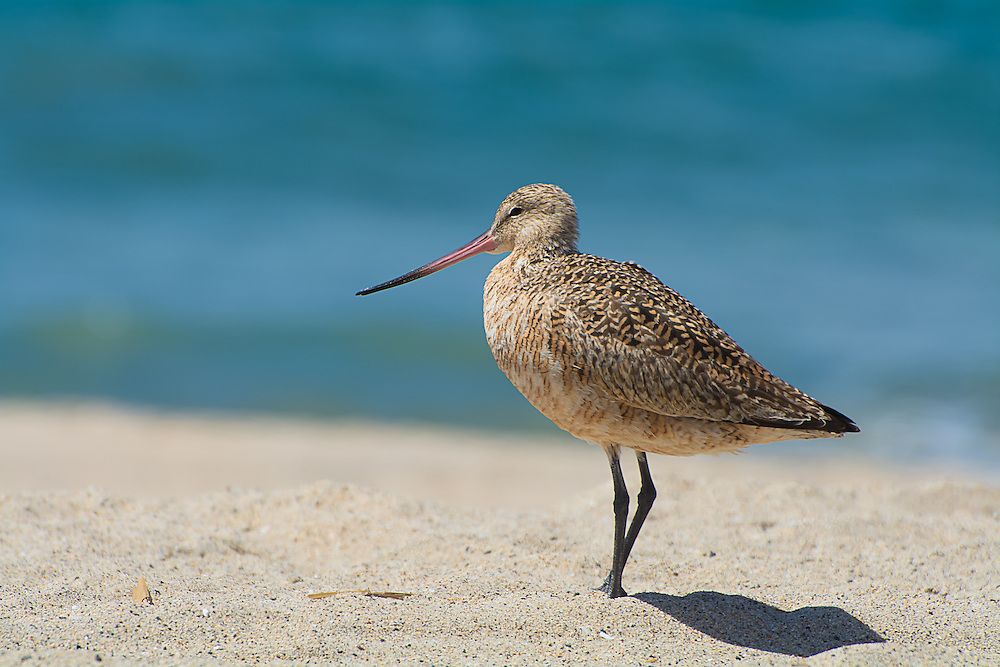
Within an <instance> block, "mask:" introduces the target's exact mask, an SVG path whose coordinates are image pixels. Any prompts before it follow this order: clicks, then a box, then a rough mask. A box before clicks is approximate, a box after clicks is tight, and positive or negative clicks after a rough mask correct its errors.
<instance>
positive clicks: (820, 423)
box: [357, 183, 860, 598]
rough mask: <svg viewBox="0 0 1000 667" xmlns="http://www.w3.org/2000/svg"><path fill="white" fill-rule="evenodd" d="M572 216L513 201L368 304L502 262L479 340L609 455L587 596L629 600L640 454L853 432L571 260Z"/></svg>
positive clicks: (672, 296)
mask: <svg viewBox="0 0 1000 667" xmlns="http://www.w3.org/2000/svg"><path fill="white" fill-rule="evenodd" d="M578 239H579V222H578V218H577V211H576V205H575V204H574V202H573V199H572V198H571V197H570V195H569V194H568V193H567V192H566V191H565V190H563V189H562V188H560V187H559V186H557V185H551V184H546V183H535V184H531V185H525V186H524V187H521V188H519V189H517V190H515V191H514V192H512V193H511V194H509V195H508V196H507V197H506V198H505V199H504V200H503V202H502V203H501V204H500V206H499V208H498V209H497V212H496V215H495V216H494V219H493V223H492V225H490V227H489V229H488V230H487V231H486V232H484V233H483V234H481V235H480V236H477V237H476V238H475V239H473V240H472V241H470V242H469V243H467V244H466V245H464V246H462V247H460V248H458V249H457V250H455V251H453V252H451V253H449V254H447V255H445V256H443V257H441V258H440V259H437V260H434V261H433V262H430V263H428V264H425V265H423V266H421V267H419V268H417V269H414V270H413V271H410V272H409V273H406V274H404V275H402V276H399V277H398V278H395V279H393V280H389V281H387V282H384V283H380V284H378V285H375V286H373V287H369V288H368V289H364V290H361V291H360V292H357V296H365V295H369V294H373V293H375V292H379V291H382V290H386V289H390V288H393V287H398V286H400V285H403V284H405V283H409V282H411V281H414V280H417V279H419V278H423V277H426V276H428V275H430V274H432V273H435V272H437V271H440V270H441V269H444V268H447V267H449V266H452V265H454V264H457V263H458V262H461V261H463V260H465V259H468V258H470V257H473V256H475V255H479V254H481V253H490V254H502V253H507V256H506V257H504V258H503V259H502V260H501V261H499V262H498V263H497V264H496V265H495V266H494V267H493V269H492V271H490V273H489V276H488V278H487V279H486V284H485V287H484V290H483V323H484V328H485V331H486V339H487V342H488V343H489V346H490V349H491V350H492V352H493V356H494V358H495V360H496V362H497V365H498V366H499V367H500V369H501V370H502V371H503V373H504V374H505V375H506V376H507V377H508V378H509V380H510V381H511V383H512V384H513V385H514V386H515V387H516V388H517V389H518V390H519V391H520V392H521V393H522V394H523V395H524V397H525V398H526V399H527V400H528V401H529V402H530V403H531V404H532V405H533V406H534V407H535V408H537V409H538V410H539V411H540V412H541V413H542V414H544V415H545V416H546V417H548V418H549V419H550V420H551V421H552V422H554V423H555V424H556V425H557V426H559V427H560V428H562V429H563V430H565V431H567V432H569V433H570V434H572V435H573V436H575V437H576V438H579V439H580V440H584V441H587V442H590V443H593V444H596V445H598V446H600V447H601V448H602V449H603V450H604V452H605V454H606V455H607V458H608V462H609V464H610V468H611V478H612V483H613V488H614V499H613V503H612V507H613V511H614V539H613V547H612V553H611V567H610V571H609V573H608V575H607V577H606V578H605V579H604V582H603V584H601V585H600V586H599V587H597V588H596V589H595V590H599V591H603V592H604V593H606V594H607V595H608V596H609V597H611V598H619V597H623V596H626V595H627V593H626V592H625V590H624V587H623V585H622V575H623V571H624V568H625V563H626V562H627V561H628V558H629V555H630V553H631V551H632V547H633V545H634V544H635V541H636V539H637V538H638V536H639V532H640V531H641V530H642V525H643V522H644V521H645V520H646V517H647V516H648V514H649V512H650V509H651V508H652V506H653V502H654V501H655V499H656V487H655V485H654V483H653V478H652V475H651V474H650V471H649V464H648V460H647V454H663V455H671V456H689V455H694V454H703V453H721V452H735V451H738V450H740V449H743V448H744V447H746V446H748V445H751V444H757V443H767V442H775V441H779V440H789V439H810V438H836V437H841V436H843V435H844V434H845V433H855V432H858V431H859V430H860V429H859V428H858V426H857V424H855V423H854V421H852V420H851V419H850V418H848V417H847V416H845V415H844V414H842V413H840V412H838V411H837V410H834V409H833V408H831V407H829V406H827V405H824V404H822V403H820V402H819V401H817V400H816V399H814V398H812V397H811V396H809V395H808V394H806V393H805V392H803V391H802V390H800V389H798V388H796V387H794V386H792V385H791V384H789V383H787V382H785V381H784V380H782V379H780V378H779V377H777V376H776V375H774V374H773V373H771V372H770V371H768V370H767V369H766V368H764V366H763V365H761V364H760V363H759V362H758V361H756V360H755V359H754V358H753V357H751V356H750V355H749V354H748V353H747V352H745V351H744V350H743V348H742V347H740V346H739V345H738V344H737V343H736V341H734V340H733V339H732V337H730V336H729V334H727V333H726V332H725V331H723V329H722V328H721V327H719V326H718V325H717V324H715V322H713V321H712V320H711V319H709V318H708V316H707V315H705V314H704V313H703V312H702V311H701V310H699V309H698V308H697V307H695V306H694V304H692V303H691V302H690V301H688V300H687V299H686V298H684V297H683V296H681V295H680V294H679V293H678V292H676V291H674V290H673V289H671V288H670V287H668V286H667V285H665V284H664V283H663V282H662V281H660V280H659V279H658V278H657V277H656V276H654V275H653V274H652V273H650V272H649V271H647V270H646V269H644V268H642V267H641V266H639V265H638V264H635V263H632V262H619V261H615V260H611V259H605V258H603V257H599V256H596V255H590V254H586V253H583V252H581V251H580V250H579V249H578V245H577V244H578ZM624 449H631V450H633V451H634V452H635V455H636V459H637V463H638V467H639V476H640V480H641V486H640V490H639V493H638V494H637V497H636V511H635V513H634V515H633V517H632V520H631V523H629V522H628V511H629V504H630V499H629V492H628V489H627V487H626V485H625V480H624V477H623V475H622V467H621V460H620V457H621V453H622V451H623V450H624Z"/></svg>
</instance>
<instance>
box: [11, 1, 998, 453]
mask: <svg viewBox="0 0 1000 667" xmlns="http://www.w3.org/2000/svg"><path fill="white" fill-rule="evenodd" d="M997 34H1000V5H996V4H995V3H985V2H984V3H973V2H968V3H962V2H952V3H940V4H933V3H909V2H887V1H885V2H864V3H862V2H856V3H850V2H843V3H827V4H826V5H823V8H819V9H817V8H813V9H806V8H805V7H799V6H797V5H795V4H787V3H774V2H748V3H735V2H714V3H689V4H679V5H673V6H672V7H669V8H667V7H659V6H646V5H634V6H633V5H629V6H618V5H604V4H596V3H588V4H586V5H583V6H573V5H568V4H567V5H561V4H554V5H547V6H546V7H544V8H542V9H537V8H536V9H531V10H529V9H528V8H527V6H517V7H511V6H507V5H506V4H495V3H494V4H468V5H445V4H426V3H408V4H365V5H364V6H362V7H349V6H342V5H331V4H321V3H277V2H275V3H244V2H241V3H222V2H217V3H176V4H170V3H157V4H153V3H78V2H50V3H3V4H0V202H2V206H0V395H3V396H7V397H18V398H25V397H27V398H76V397H84V398H98V399H111V400H117V401H124V402H129V403H136V404H141V405H152V406H157V407H167V408H204V409H226V410H238V411H242V410H247V411H249V410H252V411H266V412H289V413H296V414H307V415H320V416H337V417H341V416H352V417H368V418H379V419H393V420H416V421H428V422H443V423H458V424H463V425H470V424H478V425H483V426H487V427H490V428H507V429H515V430H546V429H550V428H553V427H551V426H550V425H548V424H547V422H545V420H544V419H543V418H541V417H539V416H538V415H536V414H535V413H534V412H533V410H532V409H531V408H530V406H528V405H527V403H526V402H524V401H523V399H521V398H520V396H519V395H517V394H516V392H515V391H514V390H513V389H512V388H511V387H510V386H509V385H508V384H507V382H506V380H505V379H504V378H503V376H502V375H500V373H499V372H498V371H497V370H496V368H495V366H494V364H493V362H492V359H491V357H490V355H489V352H488V350H487V349H486V346H485V342H484V340H483V335H482V331H481V324H480V317H481V310H480V309H481V303H480V299H481V293H480V291H481V285H482V281H483V279H484V277H485V274H486V272H487V271H488V269H489V266H490V265H491V263H492V261H495V259H494V258H477V259H475V260H471V261H469V262H467V263H466V264H463V265H461V266H459V267H455V268H453V269H450V270H449V271H447V272H445V273H442V274H439V275H436V276H434V277H432V278H428V279H426V280H424V281H421V282H419V283H415V284H412V285H408V286H406V287H402V288H400V289H398V290H392V291H390V292H386V293H384V294H379V295H377V296H373V297H369V298H367V299H363V300H362V299H356V298H354V297H353V296H352V295H353V293H354V291H356V290H357V289H360V288H362V287H366V286H368V285H370V284H372V283H374V282H378V281H381V280H384V279H388V278H391V277H394V276H396V275H398V274H399V273H402V272H403V271H405V270H408V269H410V268H413V267H414V266H416V265H418V264H421V263H424V262H425V261H427V260H429V259H433V258H435V257H437V256H439V255H441V254H443V253H444V252H446V251H449V250H451V249H453V248H454V247H456V246H457V245H459V244H460V243H463V242H465V241H467V240H468V239H470V238H472V237H473V236H475V235H477V234H478V233H480V232H481V231H483V229H485V227H486V226H487V225H488V223H489V221H490V220H491V218H492V215H493V211H494V208H495V206H496V205H497V203H498V202H499V200H500V199H501V198H502V197H503V196H504V195H506V194H507V192H509V191H510V190H512V189H514V188H515V187H517V186H519V185H522V184H524V183H528V182H533V181H549V182H556V183H559V184H561V185H563V186H564V187H566V188H567V189H568V190H569V191H570V192H571V193H573V194H574V195H575V197H576V200H577V204H578V206H579V209H580V212H581V218H582V246H583V247H584V249H586V250H588V251H591V252H595V253H598V254H602V255H607V256H611V257H616V258H620V259H632V260H636V261H639V262H640V263H642V264H643V265H644V266H646V267H647V268H649V269H651V270H652V271H654V272H655V273H656V274H657V275H659V276H660V277H661V278H663V279H664V280H665V281H666V282H667V283H668V284H670V285H672V286H673V287H675V288H676V289H678V290H680V291H681V292H682V293H684V294H686V295H687V296H689V297H690V298H691V299H692V300H693V301H694V302H695V303H696V304H698V305H699V306H701V307H702V308H703V309H704V310H706V311H707V312H708V313H709V314H710V315H711V316H712V317H713V318H714V319H716V321H718V322H719V323H720V324H722V325H723V326H724V327H725V328H726V329H727V330H729V331H730V333H732V334H733V335H734V336H735V337H736V338H737V339H738V340H740V341H741V342H742V343H743V345H744V346H745V347H746V348H748V349H749V350H750V351H751V352H753V353H754V354H755V355H756V356H757V357H758V358H759V359H761V361H763V362H764V363H765V364H766V365H768V366H769V367H770V368H771V369H772V370H774V371H775V372H777V373H779V374H780V375H782V376H784V377H785V378H786V379H788V380H790V381H792V382H795V383H797V384H799V385H800V386H802V387H803V388H804V389H806V390H807V391H810V392H811V393H813V394H815V395H816V396H818V397H819V398H820V399H821V400H823V401H824V402H827V403H830V404H831V405H833V406H835V407H837V408H838V409H840V410H842V411H843V412H845V413H847V414H849V415H851V416H852V417H854V418H855V419H856V420H857V421H858V422H859V423H860V424H861V426H862V428H863V429H864V430H865V433H864V434H862V437H859V438H855V439H854V440H853V441H852V442H851V443H844V444H837V445H834V446H833V447H836V448H841V449H843V451H851V452H856V451H873V452H876V453H878V454H879V455H884V456H887V457H891V458H902V459H907V460H914V461H945V462H952V463H955V462H958V463H966V464H971V465H992V466H1000V437H998V435H997V434H998V433H1000V416H998V415H1000V333H998V332H1000V296H998V291H1000V40H998V39H997V38H996V36H997ZM809 447H814V445H809ZM776 448H777V449H778V450H780V451H787V452H789V453H791V452H793V451H802V450H803V449H804V446H803V445H794V446H792V445H789V446H787V448H786V446H785V445H780V446H776ZM825 451H831V449H830V448H827V449H825Z"/></svg>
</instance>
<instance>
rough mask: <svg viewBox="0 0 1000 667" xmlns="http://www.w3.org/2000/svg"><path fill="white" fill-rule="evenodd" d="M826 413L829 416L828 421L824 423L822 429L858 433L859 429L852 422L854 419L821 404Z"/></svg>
mask: <svg viewBox="0 0 1000 667" xmlns="http://www.w3.org/2000/svg"><path fill="white" fill-rule="evenodd" d="M822 407H823V409H824V410H826V414H828V415H829V416H830V421H828V422H827V423H826V428H824V429H823V430H825V431H830V432H831V433H860V432H861V429H860V428H858V425H857V424H855V423H854V420H853V419H851V418H850V417H848V416H847V415H845V414H844V413H842V412H837V411H836V410H834V409H833V408H831V407H830V406H829V405H824V406H822Z"/></svg>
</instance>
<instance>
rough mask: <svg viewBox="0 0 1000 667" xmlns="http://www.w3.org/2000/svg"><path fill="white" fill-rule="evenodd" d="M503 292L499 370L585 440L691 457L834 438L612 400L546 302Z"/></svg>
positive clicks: (488, 308) (497, 329)
mask: <svg viewBox="0 0 1000 667" xmlns="http://www.w3.org/2000/svg"><path fill="white" fill-rule="evenodd" d="M502 287H503V286H502V285H500V284H499V283H498V281H496V280H494V276H493V275H492V274H491V276H490V279H489V280H488V281H487V283H486V289H485V294H484V296H485V298H484V309H483V314H484V317H483V320H484V326H485V329H486V339H487V342H488V343H489V345H490V349H491V350H492V351H493V356H494V358H495V359H496V362H497V365H498V366H499V367H500V370H502V371H503V372H504V374H505V375H506V376H507V377H508V378H509V379H510V381H511V383H513V385H514V386H515V387H517V389H518V390H519V391H520V392H521V393H522V394H524V397H525V398H527V399H528V401H530V402H531V404H532V405H533V406H535V408H537V409H538V410H539V411H540V412H541V413H542V414H544V415H545V416H546V417H548V418H549V419H550V420H552V421H553V422H554V423H555V424H556V425H557V426H559V427H560V428H562V429H563V430H565V431H568V432H569V433H571V434H572V435H574V436H576V437H577V438H580V439H581V440H585V441H588V442H592V443H595V444H598V445H601V446H604V447H612V446H622V447H630V448H632V449H636V450H639V451H645V452H650V453H655V454H667V455H673V456H689V455H693V454H702V453H716V452H727V451H729V452H731V451H737V450H739V449H742V448H743V447H746V446H748V445H751V444H755V443H764V442H774V441H777V440H790V439H801V438H815V437H823V436H825V437H829V436H830V434H822V436H818V435H817V433H816V432H814V431H813V432H810V431H796V430H790V429H774V428H761V427H756V426H749V425H745V424H736V423H732V422H717V421H707V420H703V419H695V418H689V417H674V416H667V415H661V414H658V413H655V412H650V411H648V410H643V409H641V408H636V407H634V406H631V405H627V404H624V403H622V402H620V401H618V400H616V399H613V398H609V397H607V396H606V395H604V394H602V393H601V392H600V391H599V390H597V389H596V388H595V387H594V386H593V385H592V384H591V383H590V382H588V375H589V374H588V373H587V369H582V368H575V367H573V366H572V364H573V362H572V359H573V358H574V357H573V355H571V354H569V353H568V347H567V346H570V345H572V341H566V340H560V339H557V337H556V336H554V335H553V333H552V329H551V318H550V315H549V311H548V308H547V307H546V305H545V303H544V301H542V300H541V299H542V298H543V297H539V296H535V295H532V294H530V293H526V292H522V291H518V290H504V289H503V288H502Z"/></svg>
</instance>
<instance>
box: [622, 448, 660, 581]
mask: <svg viewBox="0 0 1000 667" xmlns="http://www.w3.org/2000/svg"><path fill="white" fill-rule="evenodd" d="M635 458H636V459H637V460H638V461H639V476H640V477H641V478H642V486H641V487H640V488H639V497H638V501H639V502H638V503H637V504H636V507H635V516H633V517H632V524H631V525H630V526H629V527H628V535H627V536H626V537H625V558H624V560H623V562H628V557H629V554H631V553H632V547H633V546H635V539H636V538H637V537H639V531H640V530H642V524H643V522H644V521H645V520H646V516H647V515H648V514H649V510H650V509H652V507H653V501H654V500H656V487H655V486H653V476H652V475H650V474H649V463H648V462H647V461H646V452H636V453H635Z"/></svg>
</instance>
